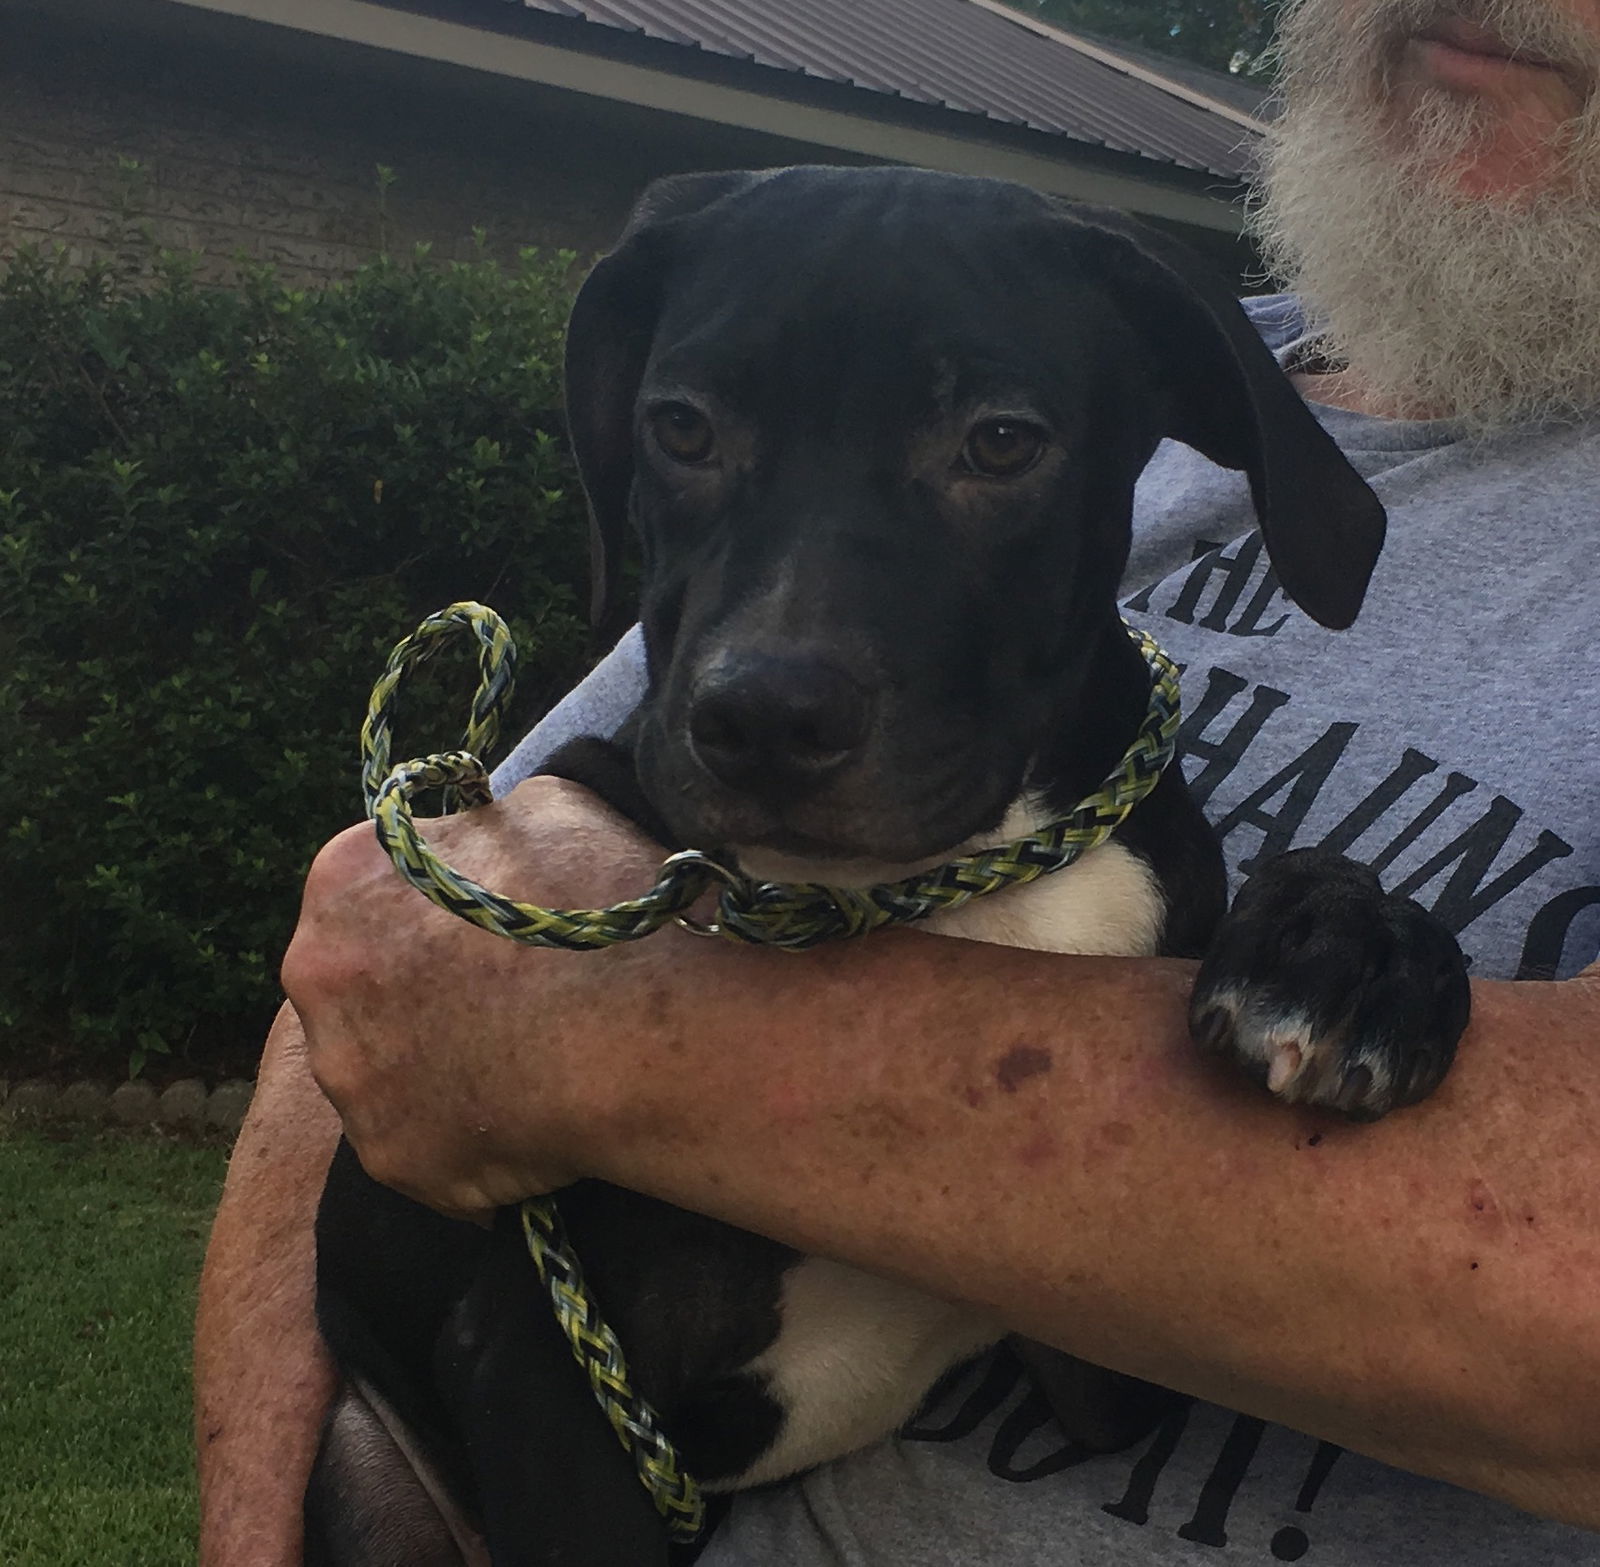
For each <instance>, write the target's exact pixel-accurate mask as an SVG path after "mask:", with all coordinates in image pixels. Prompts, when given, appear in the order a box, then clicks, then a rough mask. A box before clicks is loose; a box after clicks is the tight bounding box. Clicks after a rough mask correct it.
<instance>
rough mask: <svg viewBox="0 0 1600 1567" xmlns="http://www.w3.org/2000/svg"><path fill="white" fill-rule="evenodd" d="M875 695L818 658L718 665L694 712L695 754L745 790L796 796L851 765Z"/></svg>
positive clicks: (761, 658) (725, 661)
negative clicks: (871, 695) (849, 763)
mask: <svg viewBox="0 0 1600 1567" xmlns="http://www.w3.org/2000/svg"><path fill="white" fill-rule="evenodd" d="M871 722H872V700H871V697H870V694H869V693H868V692H867V690H866V689H865V688H864V687H863V686H862V685H861V683H860V682H859V681H858V680H856V679H854V678H853V677H852V676H851V674H850V673H849V671H848V670H846V669H844V668H842V667H841V666H840V665H838V664H836V663H834V662H832V661H831V660H828V659H825V658H821V657H784V658H777V657H769V656H763V655H750V656H746V657H741V658H736V659H723V660H721V661H720V662H719V663H718V664H717V666H716V667H715V669H714V670H712V671H711V672H710V673H708V674H707V675H706V676H705V677H703V678H702V679H701V681H700V683H699V685H698V686H697V688H696V690H695V693H694V699H693V702H692V704H691V707H690V711H689V738H690V740H691V742H692V743H693V745H694V749H695V754H696V755H697V756H698V757H699V758H700V760H701V762H702V763H703V764H704V765H705V767H706V768H707V769H708V770H709V771H710V772H711V773H712V774H713V775H714V776H715V777H717V778H718V779H720V780H721V781H722V782H723V783H725V784H727V785H729V787H731V788H735V789H738V790H740V791H741V792H743V793H747V794H755V795H763V796H772V795H794V794H796V793H799V792H803V791H804V790H806V789H809V788H811V787H814V786H815V785H818V784H820V783H822V782H823V781H824V780H825V779H827V778H828V777H829V776H830V775H832V774H833V773H836V772H837V771H838V770H839V769H840V768H842V767H843V766H845V764H846V763H848V762H849V761H850V759H851V757H852V756H854V755H855V754H856V752H857V751H858V750H859V749H860V747H861V744H862V742H863V741H864V740H865V739H866V738H867V732H868V729H869V727H870V725H871Z"/></svg>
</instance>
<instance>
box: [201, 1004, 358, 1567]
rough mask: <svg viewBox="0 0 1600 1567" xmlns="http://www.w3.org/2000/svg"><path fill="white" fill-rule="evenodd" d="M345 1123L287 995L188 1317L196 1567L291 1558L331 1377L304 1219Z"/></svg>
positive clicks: (272, 1564) (276, 1565) (309, 1218)
mask: <svg viewBox="0 0 1600 1567" xmlns="http://www.w3.org/2000/svg"><path fill="white" fill-rule="evenodd" d="M338 1135H339V1124H338V1120H337V1118H336V1117H335V1115H334V1113H333V1110H332V1108H331V1107H330V1106H329V1105H328V1102H327V1101H326V1100H325V1099H324V1098H323V1097H322V1094H321V1092H320V1091H319V1090H318V1088H317V1086H316V1084H315V1083H314V1082H313V1081H312V1080H311V1077H310V1074H309V1073H308V1072H307V1071H306V1068H305V1062H304V1043H303V1040H302V1038H301V1035H300V1029H299V1024H298V1023H297V1021H296V1020H295V1017H294V1014H293V1013H292V1012H291V1011H290V1010H289V1009H288V1008H285V1009H284V1010H283V1012H282V1013H281V1014H280V1016H279V1018H278V1022H277V1024H276V1026H275V1027H274V1028H273V1031H272V1035H271V1038H270V1039H269V1040H268V1043H267V1048H266V1050H265V1052H264V1053H263V1056H262V1062H261V1071H260V1074H259V1077H258V1080H257V1088H256V1098H255V1102H254V1103H253V1104H252V1106H251V1109H250V1115H249V1117H248V1118H247V1120H246V1121H245V1124H244V1127H243V1129H242V1130H241V1132H240V1134H239V1141H238V1144H237V1146H236V1147H235V1149H234V1154H233V1160H232V1163H231V1164H230V1166H229V1169H228V1181H227V1186H226V1188H225V1190H224V1192H223V1198H222V1205H221V1207H220V1208H219V1210H218V1212H217V1220H216V1224H215V1227H214V1228H213V1230H212V1235H211V1243H210V1247H209V1249H208V1250H207V1253H206V1266H205V1273H204V1276H203V1278H202V1280H201V1287H200V1309H199V1312H198V1315H197V1317H196V1322H195V1448H196V1459H197V1464H198V1468H199V1476H200V1502H201V1544H200V1561H201V1564H202V1567H299V1563H300V1559H301V1558H300V1552H301V1526H300V1509H301V1496H302V1493H303V1492H304V1490H305V1482H306V1476H307V1475H308V1474H309V1472H310V1468H311V1461H312V1458H313V1456H314V1455H315V1452H316V1444H317V1440H318V1436H319V1433H320V1430H321V1424H322V1414H323V1411H324V1409H325V1408H326V1406H327V1402H328V1398H329V1394H330V1392H331V1388H332V1374H331V1371H330V1369H329V1367H328V1365H327V1361H326V1356H325V1355H324V1353H323V1349H322V1341H321V1339H320V1338H319V1337H318V1334H317V1329H316V1322H315V1318H314V1314H313V1313H314V1287H315V1286H314V1274H315V1264H314V1261H313V1247H312V1222H313V1216H314V1214H315V1212H316V1203H317V1197H318V1194H319V1193H320V1191H321V1188H322V1180H323V1176H324V1174H325V1172H326V1170H327V1167H328V1158H329V1156H330V1155H331V1153H332V1151H333V1145H334V1143H335V1141H336V1140H337V1138H338Z"/></svg>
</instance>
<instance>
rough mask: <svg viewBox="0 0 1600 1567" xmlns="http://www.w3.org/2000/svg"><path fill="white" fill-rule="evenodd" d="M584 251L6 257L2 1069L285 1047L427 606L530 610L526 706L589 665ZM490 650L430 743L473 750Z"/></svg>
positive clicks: (203, 1060)
mask: <svg viewBox="0 0 1600 1567" xmlns="http://www.w3.org/2000/svg"><path fill="white" fill-rule="evenodd" d="M571 273H572V257H571V256H568V255H558V256H553V257H541V256H539V255H537V254H534V253H528V254H526V255H525V256H524V257H523V258H522V259H521V261H520V262H519V263H518V264H516V265H512V266H501V265H497V264H496V263H494V262H492V261H489V260H486V259H481V260H478V261H474V262H471V263H467V264H458V265H453V266H449V267H436V266H432V265H430V264H429V263H428V262H427V260H426V257H425V256H424V255H418V256H416V257H413V258H411V259H410V260H405V261H395V260H389V259H383V260H378V261H375V262H373V263H372V264H371V265H369V266H367V267H366V268H364V269H363V270H362V271H361V272H360V273H359V274H358V275H357V276H355V277H354V278H353V279H351V280H350V281H348V282H347V283H343V284H338V285H335V286H331V287H327V288H323V289H293V288H288V287H285V286H284V285H283V284H281V283H280V282H278V281H277V280H276V279H275V278H274V277H273V275H272V274H271V273H270V271H266V270H246V271H244V272H243V274H242V275H241V277H240V279H239V282H238V285H237V286H236V287H234V288H231V289H223V288H216V287H207V286H202V285H201V284H199V283H198V282H197V281H196V280H195V277H194V275H193V268H192V266H191V264H190V263H189V262H187V261H186V260H185V259H183V258H175V257H171V256H164V257H162V258H160V259H159V261H157V262H156V263H155V265H154V270H153V273H152V272H150V271H149V270H148V269H147V272H146V275H145V277H144V278H143V279H142V280H136V279H134V278H132V277H131V276H130V274H129V272H128V270H127V268H126V266H125V264H122V263H115V262H108V263H106V264H104V265H99V266H95V267H93V268H91V269H89V270H88V271H87V272H85V271H83V270H81V269H72V268H69V267H68V266H66V265H65V263H64V262H63V261H62V260H61V259H60V258H59V257H55V258H52V257H46V256H41V255H39V254H27V255H24V256H22V257H21V258H19V259H17V260H16V261H14V262H12V263H11V264H10V265H9V266H8V267H7V268H6V270H5V271H4V273H3V275H0V740H3V745H0V790H3V796H0V797H3V799H4V802H5V822H4V832H3V837H0V842H3V845H4V851H3V876H4V885H3V895H4V897H5V899H6V903H7V909H8V912H7V914H6V917H5V921H4V924H5V935H4V939H3V940H0V1075H4V1074H5V1073H6V1072H7V1071H8V1070H9V1071H10V1072H12V1073H15V1072H17V1071H20V1070H35V1069H39V1068H41V1067H43V1068H46V1069H48V1068H52V1067H55V1068H65V1067H71V1068H74V1069H78V1068H83V1067H94V1068H98V1069H102V1070H106V1069H109V1070H111V1071H123V1070H127V1069H129V1068H130V1067H131V1068H132V1069H133V1070H139V1069H140V1068H141V1067H146V1068H147V1069H151V1070H154V1069H155V1068H156V1066H157V1064H158V1063H157V1062H156V1060H155V1058H156V1057H157V1056H162V1057H166V1058H169V1059H168V1062H167V1063H166V1064H168V1065H170V1066H178V1065H180V1064H182V1065H186V1066H189V1067H199V1068H201V1069H202V1070H207V1071H219V1070H224V1069H227V1070H237V1069H238V1068H239V1066H240V1065H241V1064H242V1063H247V1062H248V1061H249V1060H250V1059H251V1058H252V1057H253V1054H254V1051H255V1049H256V1048H257V1047H258V1045H259V1040H260V1037H261V1031H262V1029H263V1027H264V1026H265V1024H266V1023H267V1021H268V1020H269V1019H270V1017H271V1014H272V1011H273V1009H274V1007H275V1005H276V1002H277V988H276V966H277V962H278V959H279V957H280V956H281V953H282V950H283V946H284V943H285V940H286V938H287V936H288V932H289V929H290V926H291V923H292V920H293V917H294V910H295V904H296V895H297V886H298V882H299V879H300V878H301V876H302V875H303V873H304V870H305V867H306V864H307V862H308V859H309V857H310V855H311V853H312V852H313V850H314V848H315V846H316V845H317V844H318V843H319V842H321V841H322V840H323V839H324V838H326V837H327V836H328V835H329V834H330V833H332V832H334V831H335V830H337V829H338V828H339V827H340V826H342V825H344V824H346V823H348V822H350V821H352V820H354V819H355V818H356V817H358V816H359V815H360V799H359V790H358V787H357V778H356V755H355V736H356V732H357V729H358V727H359V724H360V720H361V716H362V713H363V710H364V707H365V702H366V694H367V691H368V688H369V687H370V684H371V682H372V680H373V678H374V677H375V675H376V674H377V672H378V670H379V669H380V668H381V667H382V662H383V659H384V657H385V655H386V653H387V650H388V649H389V648H390V647H391V646H392V645H393V643H394V642H395V641H396V640H397V639H398V637H399V636H401V635H402V634H404V633H405V632H406V631H407V630H409V629H410V628H411V626H412V625H413V624H414V623H415V622H416V621H417V620H418V619H419V618H421V616H423V615H424V614H426V613H428V612H429V611H431V610H433V609H436V608H438V607H441V606H442V605H444V604H447V603H449V602H451V601H452V600H454V599H458V598H480V599H483V600H484V601H485V602H488V603H490V604H493V605H494V606H495V607H496V608H498V609H500V610H501V612H502V613H503V614H505V615H506V616H507V617H508V618H509V619H510V620H511V621H512V622H513V625H514V627H515V630H516V633H517V639H518V642H519V644H520V646H521V649H522V652H523V670H524V673H523V677H522V681H523V700H522V701H521V702H520V703H519V716H520V718H522V719H524V720H525V719H526V718H528V717H529V716H531V714H532V712H533V711H534V709H535V708H536V707H537V706H538V704H539V703H541V702H542V701H546V700H548V699H550V698H551V697H552V696H553V695H555V694H557V693H558V692H559V691H560V690H562V689H564V688H565V686H566V685H567V684H569V683H570V682H571V681H572V680H573V679H574V678H575V676H576V675H578V674H579V673H581V664H582V659H583V653H584V643H585V637H584V631H583V627H582V624H581V620H580V615H579V605H580V603H581V601H582V591H583V579H584V575H585V570H586V567H585V559H586V547H585V544H584V524H583V519H582V503H581V497H580V495H579V492H578V488H577V482H576V478H575V475H574V473H573V471H572V468H571V465H570V462H569V459H568V457H567V455H566V453H565V449H564V446H563V443H562V440H561V431H560V414H559V407H560V392H559V365H560V359H561V355H560V341H561V331H562V327H563V324H564V321H565V318H566V312H567V307H568V304H569V303H570V279H571ZM445 662H450V661H449V660H448V659H447V660H445ZM456 663H457V666H458V667H457V668H456V669H455V670H454V671H450V672H447V673H448V674H449V675H450V678H449V679H446V678H445V677H444V675H440V676H437V677H435V681H434V682H433V683H431V684H430V686H429V688H428V689H426V690H424V691H420V692H419V693H418V694H417V695H416V697H415V698H414V699H413V700H412V701H410V702H409V703H408V704H407V706H406V709H405V712H404V714H403V722H402V732H401V735H400V738H399V745H400V747H402V749H401V750H400V751H399V752H397V754H414V753H415V752H418V751H425V750H437V749H443V748H445V747H446V746H448V745H453V744H455V743H457V742H458V739H459V733H460V727H461V719H462V717H463V715H464V712H465V703H466V700H467V697H468V695H469V693H470V688H471V680H472V671H473V668H474V660H473V657H472V655H471V654H470V653H468V652H467V651H466V649H465V648H463V650H462V652H461V655H460V658H459V660H458V661H456ZM413 741H414V743H412V742H413Z"/></svg>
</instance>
